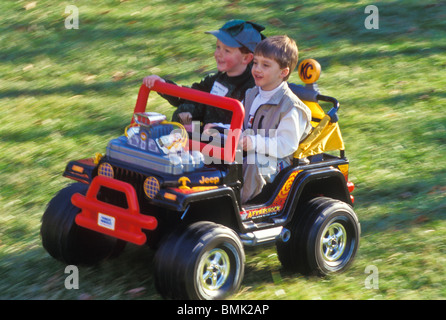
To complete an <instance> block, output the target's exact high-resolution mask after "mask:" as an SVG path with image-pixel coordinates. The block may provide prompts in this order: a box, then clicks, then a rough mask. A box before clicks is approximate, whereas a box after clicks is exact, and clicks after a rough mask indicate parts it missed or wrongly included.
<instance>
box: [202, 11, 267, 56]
mask: <svg viewBox="0 0 446 320" xmlns="http://www.w3.org/2000/svg"><path fill="white" fill-rule="evenodd" d="M263 30H265V27H264V26H262V25H260V24H257V23H254V22H250V21H245V20H238V19H237V20H235V19H234V20H230V21H228V22H226V23H225V24H224V25H223V27H221V28H220V29H218V30H214V31H206V32H205V33H209V34H213V35H214V36H215V37H217V39H218V40H220V41H221V42H223V43H224V44H225V45H227V46H228V47H233V48H240V47H242V46H245V47H246V48H248V49H249V51H251V52H254V49H255V48H256V45H257V44H258V43H259V42H260V41H262V40H263V39H265V36H264V35H263V34H262V33H261V32H262V31H263Z"/></svg>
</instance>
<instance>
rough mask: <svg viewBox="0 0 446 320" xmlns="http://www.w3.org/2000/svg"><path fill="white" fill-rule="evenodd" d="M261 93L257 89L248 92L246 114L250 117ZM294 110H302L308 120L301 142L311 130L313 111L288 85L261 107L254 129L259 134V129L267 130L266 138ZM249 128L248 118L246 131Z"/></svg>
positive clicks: (256, 114)
mask: <svg viewBox="0 0 446 320" xmlns="http://www.w3.org/2000/svg"><path fill="white" fill-rule="evenodd" d="M258 93H259V89H258V88H257V87H254V88H251V89H249V90H247V91H246V97H245V103H244V105H245V114H246V115H248V114H249V111H250V109H251V106H252V103H253V101H254V99H255V97H256V96H257V94H258ZM292 108H297V109H298V110H300V112H301V113H302V115H303V116H304V117H306V118H307V127H306V128H305V131H304V134H303V136H302V137H301V140H302V139H303V138H305V137H306V136H307V135H308V133H309V132H310V130H311V128H312V127H311V124H310V121H311V111H310V109H309V108H308V107H307V106H306V105H305V104H304V103H303V102H302V101H300V99H299V98H298V97H297V96H296V95H295V94H294V93H293V92H292V91H291V89H290V88H289V87H288V84H287V83H285V84H284V86H283V87H282V88H281V89H280V90H279V91H277V92H276V93H275V94H274V95H273V96H272V97H271V99H270V100H269V101H268V103H266V104H263V105H261V106H260V107H259V108H258V109H257V111H256V113H255V116H254V121H253V123H252V129H253V130H254V132H255V133H256V134H257V130H258V129H265V130H262V131H265V136H268V131H269V129H277V127H278V126H279V123H280V121H281V120H282V118H283V117H284V116H285V115H286V114H287V113H288V112H290V111H291V109H292ZM247 128H248V117H245V120H244V129H247Z"/></svg>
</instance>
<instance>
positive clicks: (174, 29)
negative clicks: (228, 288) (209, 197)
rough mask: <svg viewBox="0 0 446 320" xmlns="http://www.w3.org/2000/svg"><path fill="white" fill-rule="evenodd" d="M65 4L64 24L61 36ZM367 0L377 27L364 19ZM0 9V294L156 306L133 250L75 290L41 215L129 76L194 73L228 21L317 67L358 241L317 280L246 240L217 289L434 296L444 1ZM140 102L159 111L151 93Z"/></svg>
mask: <svg viewBox="0 0 446 320" xmlns="http://www.w3.org/2000/svg"><path fill="white" fill-rule="evenodd" d="M73 4H74V5H76V6H77V8H78V9H79V29H66V28H65V24H64V22H65V19H69V18H70V17H69V14H70V13H65V8H66V6H68V5H73ZM369 4H374V5H375V6H376V7H377V8H378V9H379V29H366V28H365V25H364V20H365V19H366V18H367V16H368V14H365V13H364V10H365V7H366V6H367V5H369ZM0 9H1V10H0V20H1V21H2V24H1V25H0V43H1V47H0V75H1V76H0V123H1V126H0V181H1V182H0V188H1V189H0V190H1V191H0V207H1V212H0V299H161V297H160V296H159V295H158V294H157V292H156V290H155V288H154V284H153V277H152V272H151V271H152V270H151V268H152V264H151V262H152V259H153V252H152V251H150V249H149V248H147V247H138V246H133V245H129V246H128V247H127V249H126V251H125V252H124V253H123V254H122V255H121V256H120V257H119V258H117V259H114V260H108V261H105V262H103V263H101V264H100V265H98V266H96V267H89V268H87V267H80V268H79V276H80V279H79V289H77V290H74V289H73V290H67V289H65V286H64V281H65V278H66V277H67V274H65V273H64V270H65V265H63V264H62V263H59V262H57V261H55V260H54V259H52V258H51V257H50V256H49V255H48V254H47V253H46V251H45V250H44V249H43V248H42V245H41V240H40V236H39V231H40V219H41V216H42V214H43V211H44V210H45V207H46V204H47V203H48V202H49V200H50V199H51V198H52V197H53V195H54V194H55V193H56V192H57V191H58V190H60V189H62V188H63V187H64V186H66V185H67V184H69V183H71V181H70V180H67V179H65V178H63V177H62V176H61V174H62V172H63V170H64V168H65V165H66V164H67V162H68V161H69V160H74V159H81V158H86V157H90V156H92V155H93V154H94V153H96V152H101V153H103V152H104V151H105V146H106V144H107V142H108V141H109V140H110V139H112V138H115V137H117V136H118V135H121V134H123V130H124V128H125V126H126V125H127V124H128V123H129V121H130V117H131V112H132V111H133V107H134V104H135V101H136V95H137V92H138V88H139V86H140V84H141V81H142V78H143V77H144V76H146V75H149V74H153V73H155V74H159V75H161V76H163V77H166V78H169V79H172V80H174V81H176V82H177V83H179V84H185V85H188V84H191V83H192V82H194V81H198V80H199V79H201V78H202V77H203V76H204V75H205V73H206V72H210V71H213V70H214V68H215V61H214V59H213V48H214V45H215V38H214V37H213V36H211V35H207V34H204V32H205V31H209V30H214V29H217V28H219V27H220V26H221V25H223V23H224V22H226V21H227V20H229V19H233V18H240V19H246V20H253V21H255V22H258V23H260V24H263V25H264V26H266V31H265V34H266V35H267V36H269V35H276V34H288V35H289V36H290V37H292V38H294V39H295V40H296V41H297V43H298V46H299V50H300V60H302V59H305V58H315V59H317V60H318V61H319V62H320V64H321V66H322V75H321V78H320V80H319V81H318V83H319V86H320V88H321V90H322V93H323V94H326V95H331V96H334V97H336V98H337V99H338V100H339V101H340V103H341V109H340V126H341V130H342V133H343V137H344V141H345V143H346V154H347V156H348V158H349V160H350V179H351V180H352V181H353V182H354V183H355V185H356V190H355V191H354V196H355V199H356V201H355V204H356V207H355V211H356V213H357V214H358V217H359V219H360V222H361V227H362V237H361V242H360V249H359V253H358V255H357V259H356V260H355V263H354V264H353V266H352V267H351V268H350V269H349V270H348V271H347V272H345V273H344V274H341V275H336V276H330V277H327V278H313V277H303V276H300V275H296V274H286V273H284V272H283V271H282V269H281V266H280V263H279V261H278V259H277V255H276V252H275V248H274V247H262V248H256V249H247V260H246V271H245V273H246V275H245V279H244V281H243V284H242V288H241V291H240V292H239V293H238V294H236V295H234V296H232V297H231V298H232V299H252V300H255V299H274V300H276V299H291V300H296V299H323V300H326V299H327V300H328V299H358V300H365V299H395V300H400V299H422V300H424V299H445V298H446V276H445V275H446V240H445V239H446V197H445V195H446V147H445V145H446V115H445V114H446V113H445V106H446V93H445V90H444V89H445V87H446V54H445V52H446V2H444V1H432V0H426V1H422V2H420V1H415V0H407V1H395V0H393V1H390V0H382V1H378V0H377V1H374V2H373V3H370V2H368V1H322V0H316V1H311V2H310V1H292V2H290V1H284V0H277V1H264V0H258V1H221V2H215V1H210V0H206V1H196V2H193V1H184V0H175V1H160V0H154V1H136V0H135V1H124V0H121V1H119V0H104V1H95V2H93V1H85V0H77V1H60V2H54V1H47V0H38V1H31V0H26V1H10V0H6V1H2V3H1V4H0ZM290 80H291V81H292V82H296V83H299V82H300V81H299V78H298V75H297V74H296V73H295V74H293V75H292V76H291V79H290ZM149 106H150V108H151V110H153V111H158V112H162V113H165V114H166V115H167V116H168V117H169V118H170V115H171V114H172V111H173V108H172V107H171V106H170V105H169V104H168V103H167V102H166V101H164V100H163V99H161V98H159V97H158V96H157V95H156V94H152V95H151V98H150V101H149ZM371 270H372V271H371ZM372 276H377V278H373V279H374V281H371V279H372V278H371V277H372ZM376 280H379V282H378V281H376Z"/></svg>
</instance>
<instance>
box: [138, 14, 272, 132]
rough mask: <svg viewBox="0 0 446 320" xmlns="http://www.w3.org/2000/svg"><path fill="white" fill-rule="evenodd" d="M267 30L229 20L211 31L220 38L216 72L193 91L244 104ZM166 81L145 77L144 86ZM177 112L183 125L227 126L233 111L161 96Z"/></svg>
mask: <svg viewBox="0 0 446 320" xmlns="http://www.w3.org/2000/svg"><path fill="white" fill-rule="evenodd" d="M264 29H265V28H264V27H263V26H261V25H259V24H256V23H253V22H248V21H244V20H230V21H228V22H227V23H225V24H224V25H223V26H222V27H221V28H220V29H218V30H215V31H208V32H206V33H209V34H212V35H214V36H215V37H216V38H217V43H216V47H215V51H214V58H215V61H216V63H217V70H218V72H217V73H213V74H210V75H208V76H206V77H204V78H203V79H202V80H201V81H200V82H199V83H194V84H192V86H191V87H192V88H193V89H197V90H200V91H205V92H210V93H212V94H216V95H219V96H226V97H230V98H234V99H237V100H239V101H242V100H243V99H244V97H245V91H246V90H247V89H249V88H252V87H253V86H254V85H255V82H254V79H253V77H252V74H251V61H252V59H253V52H254V49H255V47H256V45H257V43H259V42H260V41H261V40H262V39H264V38H265V37H264V36H263V35H262V34H261V31H263V30H264ZM156 80H158V81H163V82H169V83H174V82H172V81H169V80H166V79H162V78H161V77H159V76H158V75H151V76H148V77H145V78H144V80H143V83H144V84H145V85H146V86H147V87H148V88H149V89H150V88H151V87H152V86H153V84H154V82H155V81H156ZM162 96H163V97H164V98H165V99H167V100H168V101H169V103H170V104H171V105H173V106H175V107H177V110H175V112H174V113H173V116H172V120H173V121H178V122H181V123H183V124H190V123H191V121H192V120H194V121H200V122H202V123H203V125H204V124H207V123H222V124H228V123H230V120H231V116H232V114H231V112H230V111H227V110H224V109H220V108H215V107H212V106H207V105H203V104H198V103H193V102H190V101H186V100H184V99H180V98H177V97H172V96H167V95H162Z"/></svg>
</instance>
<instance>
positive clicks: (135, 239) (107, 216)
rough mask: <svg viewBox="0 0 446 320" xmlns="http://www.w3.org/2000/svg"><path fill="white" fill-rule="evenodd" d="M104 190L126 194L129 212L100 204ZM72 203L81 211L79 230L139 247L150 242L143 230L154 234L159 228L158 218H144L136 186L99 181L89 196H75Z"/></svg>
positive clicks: (114, 180)
mask: <svg viewBox="0 0 446 320" xmlns="http://www.w3.org/2000/svg"><path fill="white" fill-rule="evenodd" d="M101 187H106V188H110V189H114V190H117V191H120V192H122V193H123V194H125V197H126V200H127V204H128V208H121V207H118V206H115V205H111V204H109V203H105V202H102V201H100V200H98V198H97V195H98V193H99V190H100V188H101ZM71 202H72V203H73V204H74V205H75V206H77V207H79V208H80V209H81V212H80V213H79V214H78V215H77V216H76V219H75V221H76V223H77V224H78V225H79V226H81V227H84V228H87V229H90V230H93V231H97V232H100V233H103V234H107V235H109V236H112V237H115V238H118V239H121V240H125V241H128V242H132V243H135V244H138V245H142V244H144V243H145V242H146V240H147V237H146V234H145V233H144V232H142V229H147V230H154V229H156V227H157V225H158V221H157V219H156V218H155V217H153V216H149V215H144V214H141V212H140V210H139V204H138V198H137V195H136V192H135V189H134V188H133V186H132V185H131V184H129V183H127V182H123V181H119V180H116V179H112V178H108V177H104V176H97V177H95V178H94V179H93V180H92V182H91V184H90V188H89V189H88V191H87V194H86V195H85V196H84V195H81V194H79V193H76V194H74V195H73V196H72V198H71Z"/></svg>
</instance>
